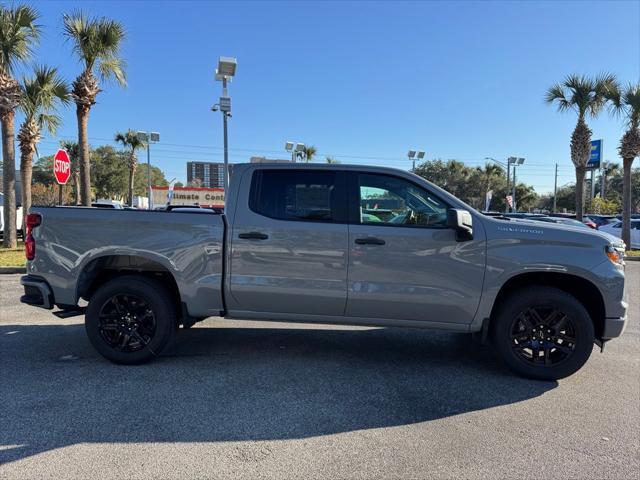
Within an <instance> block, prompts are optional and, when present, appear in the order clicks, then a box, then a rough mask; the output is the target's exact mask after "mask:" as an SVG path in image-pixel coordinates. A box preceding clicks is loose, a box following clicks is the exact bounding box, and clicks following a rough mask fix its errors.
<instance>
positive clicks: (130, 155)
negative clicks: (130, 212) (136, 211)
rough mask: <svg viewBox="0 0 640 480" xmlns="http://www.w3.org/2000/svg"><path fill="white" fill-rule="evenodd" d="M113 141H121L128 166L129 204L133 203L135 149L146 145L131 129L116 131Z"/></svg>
mask: <svg viewBox="0 0 640 480" xmlns="http://www.w3.org/2000/svg"><path fill="white" fill-rule="evenodd" d="M115 141H116V142H118V143H121V144H122V147H123V149H124V150H125V156H126V159H127V167H128V168H129V205H133V179H134V177H135V174H136V167H137V166H138V157H137V156H136V150H139V149H141V148H144V147H146V145H147V144H146V143H145V142H144V140H141V139H140V138H138V135H137V134H136V132H134V131H133V130H128V131H127V132H126V133H120V132H118V133H116V136H115ZM127 150H128V152H127Z"/></svg>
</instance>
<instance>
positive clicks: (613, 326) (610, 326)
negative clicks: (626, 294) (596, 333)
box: [602, 315, 628, 341]
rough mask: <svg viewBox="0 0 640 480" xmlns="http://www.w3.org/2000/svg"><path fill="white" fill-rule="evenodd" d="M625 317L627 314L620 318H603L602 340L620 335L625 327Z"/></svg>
mask: <svg viewBox="0 0 640 480" xmlns="http://www.w3.org/2000/svg"><path fill="white" fill-rule="evenodd" d="M627 318H628V315H625V316H624V317H620V318H605V319H604V330H603V332H602V340H605V341H606V340H611V339H612V338H617V337H619V336H621V335H622V334H623V333H624V329H625V328H626V327H627Z"/></svg>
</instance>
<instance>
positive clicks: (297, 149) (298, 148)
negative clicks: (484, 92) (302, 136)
mask: <svg viewBox="0 0 640 480" xmlns="http://www.w3.org/2000/svg"><path fill="white" fill-rule="evenodd" d="M305 148H306V145H305V144H304V143H299V142H285V144H284V149H285V150H286V151H287V152H291V162H292V163H296V161H297V159H298V155H300V157H304V156H305V153H304V149H305Z"/></svg>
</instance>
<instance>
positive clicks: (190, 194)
mask: <svg viewBox="0 0 640 480" xmlns="http://www.w3.org/2000/svg"><path fill="white" fill-rule="evenodd" d="M151 190H152V191H153V206H154V207H160V206H164V205H167V204H169V203H170V204H171V205H200V206H201V207H223V206H224V189H222V188H204V187H174V188H173V192H172V193H171V192H170V190H169V187H159V186H154V187H151Z"/></svg>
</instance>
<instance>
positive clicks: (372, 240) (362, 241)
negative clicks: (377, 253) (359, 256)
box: [356, 237, 386, 245]
mask: <svg viewBox="0 0 640 480" xmlns="http://www.w3.org/2000/svg"><path fill="white" fill-rule="evenodd" d="M356 243H357V244H358V245H384V244H385V243H386V242H385V241H384V240H382V239H381V238H376V237H364V238H356Z"/></svg>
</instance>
